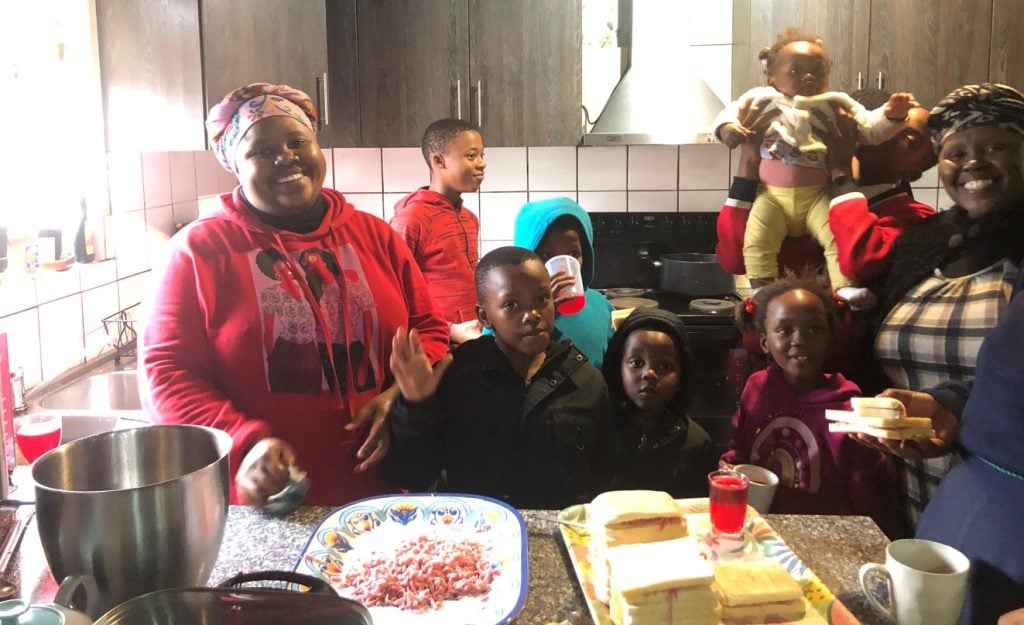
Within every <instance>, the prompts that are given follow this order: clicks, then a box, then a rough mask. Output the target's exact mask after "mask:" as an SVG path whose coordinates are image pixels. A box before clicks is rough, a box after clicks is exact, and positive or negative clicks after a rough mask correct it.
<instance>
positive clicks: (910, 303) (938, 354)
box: [875, 260, 1017, 528]
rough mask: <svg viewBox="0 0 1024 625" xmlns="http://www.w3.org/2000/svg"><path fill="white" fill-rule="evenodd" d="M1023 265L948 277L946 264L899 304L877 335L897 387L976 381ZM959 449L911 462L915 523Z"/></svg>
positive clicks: (909, 503)
mask: <svg viewBox="0 0 1024 625" xmlns="http://www.w3.org/2000/svg"><path fill="white" fill-rule="evenodd" d="M1016 277H1017V267H1016V266H1015V265H1014V264H1013V263H1011V262H1010V261H1008V260H1003V261H999V262H998V263H995V264H994V265H991V266H989V267H986V268H985V269H982V270H981V271H978V272H975V273H972V274H969V275H966V276H961V277H958V278H946V277H945V276H943V275H942V272H941V271H940V270H938V269H936V270H935V273H934V275H933V276H931V277H929V278H927V279H925V280H924V281H922V282H921V283H920V284H919V285H917V286H916V287H915V288H913V289H911V290H910V291H909V292H908V293H907V294H906V295H905V296H904V297H903V299H902V300H901V301H900V302H899V303H898V304H896V306H894V307H893V309H892V310H891V311H890V312H889V314H888V316H887V317H886V318H885V321H883V322H882V325H881V327H880V329H879V331H878V335H877V337H876V338H875V356H876V357H877V359H878V361H879V363H880V364H881V366H882V369H883V370H884V371H885V373H886V375H887V376H888V377H889V380H891V381H892V383H893V385H894V386H896V387H899V388H907V389H912V390H923V389H928V388H932V387H934V386H937V385H938V384H939V383H940V382H946V381H949V380H955V381H969V380H971V379H973V378H974V369H975V366H976V365H977V357H978V349H979V348H981V343H982V341H983V340H984V339H985V335H986V334H987V333H988V331H989V330H991V329H992V328H993V327H994V326H995V325H996V322H997V321H998V320H999V318H1000V317H1001V316H1002V315H1003V314H1004V312H1005V311H1006V307H1007V305H1008V302H1009V301H1010V295H1011V293H1012V292H1013V283H1014V280H1015V279H1016ZM957 462H959V456H958V455H957V454H956V453H951V454H947V455H945V456H942V457H940V458H928V459H925V460H904V461H903V470H902V471H900V474H901V480H900V482H901V484H900V486H901V489H902V491H903V495H904V498H903V501H904V505H905V506H906V508H905V510H904V512H905V514H906V517H907V522H908V523H909V524H910V527H911V528H916V527H917V522H918V520H919V519H920V517H921V512H922V511H923V510H924V507H925V506H926V505H927V504H928V501H929V500H931V498H932V496H933V495H934V494H935V491H936V489H937V488H938V486H939V481H940V480H941V479H942V477H943V476H945V475H946V473H947V472H948V471H949V469H950V468H952V466H953V465H954V464H956V463H957Z"/></svg>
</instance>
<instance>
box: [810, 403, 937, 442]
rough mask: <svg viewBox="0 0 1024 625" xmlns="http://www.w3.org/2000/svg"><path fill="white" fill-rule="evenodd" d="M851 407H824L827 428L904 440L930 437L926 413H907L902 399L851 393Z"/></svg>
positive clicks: (929, 426)
mask: <svg viewBox="0 0 1024 625" xmlns="http://www.w3.org/2000/svg"><path fill="white" fill-rule="evenodd" d="M850 405H851V407H852V408H853V410H826V411H825V418H826V419H828V421H829V424H828V431H829V432H847V433H858V434H867V435H869V436H874V437H875V438H885V439H889V440H906V439H911V438H932V437H933V436H935V430H934V429H932V420H931V419H930V418H929V417H908V416H907V409H906V408H905V407H904V406H903V402H901V401H900V400H898V399H896V398H894V397H854V398H853V399H851V400H850Z"/></svg>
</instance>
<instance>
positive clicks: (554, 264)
mask: <svg viewBox="0 0 1024 625" xmlns="http://www.w3.org/2000/svg"><path fill="white" fill-rule="evenodd" d="M544 266H545V267H546V268H547V270H548V274H549V275H552V276H553V275H555V274H556V273H558V272H559V271H564V272H565V273H566V274H567V275H569V276H572V277H573V278H575V280H576V282H575V283H573V284H572V285H571V286H566V287H563V288H562V289H560V290H559V291H558V293H556V294H555V297H556V298H558V299H563V298H566V297H571V298H572V299H570V300H568V301H564V302H562V303H561V304H559V305H558V312H560V313H562V314H563V315H575V314H576V313H578V312H579V311H581V310H583V307H584V306H585V305H586V291H585V290H584V289H583V272H582V270H581V268H580V261H578V260H576V258H575V257H573V256H569V255H568V254H562V255H559V256H552V257H551V258H549V259H548V262H546V263H544Z"/></svg>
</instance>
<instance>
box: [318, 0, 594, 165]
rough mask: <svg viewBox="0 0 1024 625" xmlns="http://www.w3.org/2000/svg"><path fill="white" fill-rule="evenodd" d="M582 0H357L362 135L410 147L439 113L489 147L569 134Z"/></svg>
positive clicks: (555, 141) (573, 133) (573, 127)
mask: <svg viewBox="0 0 1024 625" xmlns="http://www.w3.org/2000/svg"><path fill="white" fill-rule="evenodd" d="M581 1H582V0H429V1H423V2H408V1H404V0H358V3H357V7H356V24H357V27H356V30H357V36H358V57H359V60H358V66H359V89H358V91H359V94H358V97H359V114H360V118H361V123H360V128H361V141H362V144H363V145H367V146H384V147H394V146H418V145H420V141H421V138H422V135H423V130H424V129H425V128H426V127H427V126H428V125H429V124H430V123H431V122H432V121H434V120H436V119H439V118H442V117H461V118H462V119H466V120H469V121H471V122H473V123H475V124H477V125H480V126H481V130H482V131H483V135H484V141H485V143H486V144H487V145H488V146H502V145H572V144H575V143H577V142H578V141H579V137H580V126H581V124H580V106H581V103H582V61H581V49H580V42H581V20H582V4H581ZM333 27H334V24H333V23H332V26H331V29H333ZM332 38H333V36H332ZM334 58H335V57H334V53H333V52H332V62H333V61H334ZM332 89H333V90H334V91H337V88H336V87H335V86H334V84H333V83H332Z"/></svg>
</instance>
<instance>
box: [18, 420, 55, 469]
mask: <svg viewBox="0 0 1024 625" xmlns="http://www.w3.org/2000/svg"><path fill="white" fill-rule="evenodd" d="M60 435H61V417H60V415H57V414H45V413H42V414H31V415H27V416H24V417H18V418H17V419H15V420H14V439H15V441H17V443H18V449H20V450H21V455H22V456H24V458H25V462H27V463H29V464H32V463H33V462H35V461H36V459H37V458H39V456H42V455H43V454H45V453H46V452H48V451H50V450H51V449H56V448H57V446H58V445H60Z"/></svg>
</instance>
